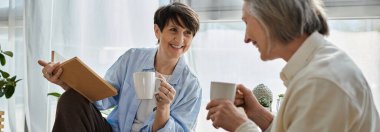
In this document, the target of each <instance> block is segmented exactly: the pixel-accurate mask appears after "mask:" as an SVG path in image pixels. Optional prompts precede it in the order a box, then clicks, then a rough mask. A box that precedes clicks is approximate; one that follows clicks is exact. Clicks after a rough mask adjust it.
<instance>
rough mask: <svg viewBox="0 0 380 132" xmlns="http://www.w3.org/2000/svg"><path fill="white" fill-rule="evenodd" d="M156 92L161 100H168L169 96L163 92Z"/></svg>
mask: <svg viewBox="0 0 380 132" xmlns="http://www.w3.org/2000/svg"><path fill="white" fill-rule="evenodd" d="M157 94H158V96H159V97H160V98H161V101H169V98H168V97H167V96H166V95H165V94H164V93H163V92H158V93H157Z"/></svg>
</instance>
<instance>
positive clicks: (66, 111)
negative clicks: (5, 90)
mask: <svg viewBox="0 0 380 132" xmlns="http://www.w3.org/2000/svg"><path fill="white" fill-rule="evenodd" d="M198 30H199V19H198V15H197V14H196V13H195V12H194V11H193V10H192V9H190V8H189V7H188V6H186V5H184V4H181V3H177V2H175V3H172V4H169V5H166V6H163V7H160V8H159V9H158V10H157V11H156V13H155V16H154V32H155V35H156V38H157V39H158V47H157V48H132V49H129V50H128V51H127V52H126V53H125V54H123V55H122V56H120V57H119V59H118V60H117V61H116V62H115V63H114V64H113V65H112V66H111V68H109V69H108V71H107V73H106V75H105V77H104V78H105V80H106V81H107V82H109V83H110V84H111V85H113V86H114V87H115V88H116V89H117V91H118V94H117V95H116V96H113V97H109V98H106V99H103V100H100V101H97V102H96V103H94V104H93V103H90V102H89V101H88V100H86V99H85V98H84V97H83V96H81V95H80V94H79V93H77V92H76V91H75V90H72V88H70V87H69V86H67V84H65V83H64V82H62V81H61V80H59V76H60V75H61V73H62V69H59V64H54V63H46V62H44V61H39V63H40V65H41V66H44V68H43V74H44V77H45V78H46V79H47V80H49V81H50V82H53V83H55V84H57V85H60V86H61V87H62V88H63V89H65V90H66V91H65V93H63V95H62V96H61V98H60V99H59V102H58V106H57V113H56V120H55V123H54V127H53V131H57V132H58V131H67V132H74V131H78V132H79V131H80V132H83V131H92V132H94V131H115V132H119V131H120V132H126V131H133V132H137V131H165V132H168V131H193V130H195V125H196V120H197V116H198V113H199V109H200V105H201V96H202V90H201V88H200V84H199V81H198V79H197V77H196V76H195V74H194V73H192V72H191V71H190V69H189V66H188V65H187V64H186V62H185V60H184V58H183V54H184V53H186V52H187V51H188V50H189V48H190V46H191V41H192V39H193V37H194V36H195V34H196V33H197V31H198ZM56 68H58V69H59V70H55V69H56ZM53 71H58V72H56V73H54V72H53ZM135 72H156V75H158V77H159V78H161V79H160V80H161V83H160V85H157V86H156V89H158V93H157V94H156V100H139V99H137V98H136V92H135V88H134V87H135V86H134V83H133V73H135ZM110 107H114V109H113V111H112V112H111V114H110V115H108V118H107V120H105V119H104V118H103V117H102V115H101V114H100V112H99V110H102V109H107V108H110ZM98 109H99V110H98Z"/></svg>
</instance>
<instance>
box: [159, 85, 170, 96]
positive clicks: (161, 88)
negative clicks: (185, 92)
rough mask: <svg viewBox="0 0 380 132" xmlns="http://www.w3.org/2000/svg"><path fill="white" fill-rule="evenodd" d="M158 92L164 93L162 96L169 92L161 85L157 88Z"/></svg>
mask: <svg viewBox="0 0 380 132" xmlns="http://www.w3.org/2000/svg"><path fill="white" fill-rule="evenodd" d="M158 90H159V91H160V92H162V93H164V94H167V93H169V92H170V91H169V89H167V88H166V87H164V86H162V85H161V86H160V87H159V88H158Z"/></svg>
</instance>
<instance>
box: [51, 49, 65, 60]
mask: <svg viewBox="0 0 380 132" xmlns="http://www.w3.org/2000/svg"><path fill="white" fill-rule="evenodd" d="M64 61H66V58H65V57H63V56H62V55H60V54H59V53H58V52H56V51H54V50H52V51H51V62H61V63H63V62H64Z"/></svg>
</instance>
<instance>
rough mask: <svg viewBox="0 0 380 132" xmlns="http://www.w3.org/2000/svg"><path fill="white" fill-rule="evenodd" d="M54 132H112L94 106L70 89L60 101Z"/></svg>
mask: <svg viewBox="0 0 380 132" xmlns="http://www.w3.org/2000/svg"><path fill="white" fill-rule="evenodd" d="M53 132H112V128H111V126H110V125H109V124H108V122H107V121H106V119H104V117H102V115H101V113H100V112H99V110H98V109H97V108H96V107H95V105H94V104H92V103H91V102H89V101H88V100H87V99H86V98H84V97H83V96H82V95H81V94H79V93H77V92H76V91H75V90H73V89H69V90H67V91H66V92H64V93H63V94H62V96H61V97H60V98H59V100H58V106H57V113H56V117H55V122H54V127H53Z"/></svg>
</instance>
